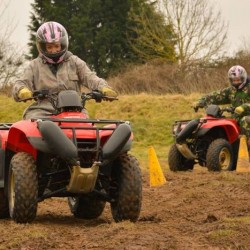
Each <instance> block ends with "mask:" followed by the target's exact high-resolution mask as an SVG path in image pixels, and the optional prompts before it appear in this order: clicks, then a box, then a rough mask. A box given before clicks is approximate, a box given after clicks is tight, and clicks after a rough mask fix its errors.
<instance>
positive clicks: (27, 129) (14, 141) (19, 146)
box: [6, 120, 41, 159]
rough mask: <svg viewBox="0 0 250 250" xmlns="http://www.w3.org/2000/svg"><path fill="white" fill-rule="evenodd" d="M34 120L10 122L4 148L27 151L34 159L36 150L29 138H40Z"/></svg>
mask: <svg viewBox="0 0 250 250" xmlns="http://www.w3.org/2000/svg"><path fill="white" fill-rule="evenodd" d="M40 137H41V134H40V132H39V130H38V129H37V124H36V122H31V121H29V120H24V121H19V122H16V123H14V124H12V126H11V128H10V130H9V133H8V138H7V145H6V148H7V149H9V150H11V151H13V152H27V153H29V154H31V155H32V156H33V157H34V158H35V159H36V154H37V150H36V148H35V147H34V146H33V145H32V143H31V138H40Z"/></svg>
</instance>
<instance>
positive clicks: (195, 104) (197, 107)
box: [192, 102, 205, 112]
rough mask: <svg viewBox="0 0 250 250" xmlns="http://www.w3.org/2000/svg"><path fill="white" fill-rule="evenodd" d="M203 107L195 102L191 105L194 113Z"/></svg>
mask: <svg viewBox="0 0 250 250" xmlns="http://www.w3.org/2000/svg"><path fill="white" fill-rule="evenodd" d="M204 107H205V105H204V104H203V103H201V102H195V103H193V105H192V108H193V109H194V111H195V112H197V111H198V109H199V108H204Z"/></svg>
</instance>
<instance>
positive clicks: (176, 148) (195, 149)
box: [168, 105, 240, 171]
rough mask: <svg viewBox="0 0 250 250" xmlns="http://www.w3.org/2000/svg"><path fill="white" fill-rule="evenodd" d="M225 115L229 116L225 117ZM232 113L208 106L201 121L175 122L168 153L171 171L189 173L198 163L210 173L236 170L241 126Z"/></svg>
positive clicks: (214, 106)
mask: <svg viewBox="0 0 250 250" xmlns="http://www.w3.org/2000/svg"><path fill="white" fill-rule="evenodd" d="M196 111H197V110H196ZM225 112H228V113H230V114H231V117H225V116H224V115H223V114H224V113H225ZM233 114H234V108H233V107H226V108H220V107H219V106H217V105H209V106H208V107H207V108H206V115H205V116H204V117H202V118H200V119H194V120H180V121H175V123H174V125H173V136H174V138H175V144H173V145H172V146H171V147H170V150H169V154H168V164H169V168H170V170H172V171H187V170H192V169H193V167H194V165H195V164H197V163H198V164H199V165H200V166H203V167H207V169H208V170H209V171H221V170H224V171H225V170H227V171H232V170H235V169H236V164H237V158H238V148H239V135H240V127H239V125H238V123H237V121H236V120H235V119H234V118H233Z"/></svg>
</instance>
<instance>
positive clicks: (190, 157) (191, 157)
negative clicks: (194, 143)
mask: <svg viewBox="0 0 250 250" xmlns="http://www.w3.org/2000/svg"><path fill="white" fill-rule="evenodd" d="M176 147H177V148H178V150H179V152H180V153H181V154H182V155H183V156H184V157H185V158H187V159H188V160H194V159H195V158H196V156H195V155H194V154H193V153H192V152H191V150H190V149H189V148H188V145H187V144H186V143H183V144H178V143H176Z"/></svg>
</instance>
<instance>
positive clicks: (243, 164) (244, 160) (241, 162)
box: [236, 135, 250, 172]
mask: <svg viewBox="0 0 250 250" xmlns="http://www.w3.org/2000/svg"><path fill="white" fill-rule="evenodd" d="M236 172H250V163H249V153H248V147H247V138H246V136H245V135H241V136H240V144H239V152H238V161H237V166H236Z"/></svg>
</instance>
